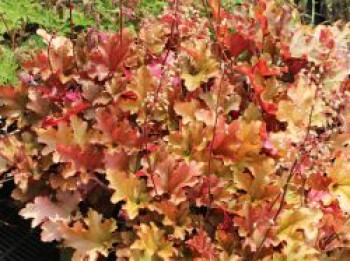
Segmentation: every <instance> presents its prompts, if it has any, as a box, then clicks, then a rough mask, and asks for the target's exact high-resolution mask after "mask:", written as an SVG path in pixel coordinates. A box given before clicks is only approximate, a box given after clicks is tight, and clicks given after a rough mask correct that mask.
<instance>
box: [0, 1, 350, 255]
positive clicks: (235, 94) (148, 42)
mask: <svg viewBox="0 0 350 261" xmlns="http://www.w3.org/2000/svg"><path fill="white" fill-rule="evenodd" d="M278 2H279V1H266V0H256V1H245V2H244V3H243V4H241V5H237V6H235V7H234V8H230V9H225V5H223V4H221V3H220V1H219V0H211V1H209V3H208V5H203V4H200V3H198V2H197V1H189V0H187V1H185V0H184V1H182V0H181V1H180V0H178V1H176V0H175V1H173V2H171V3H170V4H169V6H168V7H167V8H166V9H165V10H164V12H163V13H161V14H160V15H159V16H158V17H157V18H145V19H143V20H142V21H141V24H140V26H139V28H138V30H137V33H136V32H133V31H131V30H128V29H127V28H124V29H121V30H120V31H117V32H115V33H105V32H99V31H97V30H93V29H91V30H90V31H88V32H87V33H85V34H83V35H80V36H79V37H78V38H77V39H76V40H75V41H71V40H70V39H68V38H64V37H61V36H58V35H50V34H49V33H48V32H45V31H44V30H39V31H38V34H39V35H40V36H42V37H43V39H44V41H45V42H46V44H47V47H46V48H45V49H44V50H42V52H40V53H37V54H35V55H33V57H32V59H31V60H28V61H26V62H25V63H24V64H23V68H24V69H23V72H22V73H21V74H20V83H19V85H18V86H3V87H1V91H0V111H1V116H2V117H3V119H4V121H5V123H4V124H5V126H4V127H3V129H4V131H3V133H2V134H1V136H0V143H1V145H0V146H1V157H0V162H1V171H2V177H3V179H4V180H10V179H12V178H13V182H14V183H15V185H16V187H15V189H14V191H13V193H12V196H13V198H14V199H16V200H17V201H18V202H20V203H21V205H22V209H21V210H20V214H21V215H22V216H23V217H24V218H26V219H31V220H32V226H33V227H40V228H41V231H42V232H41V237H42V240H43V241H56V242H59V243H60V244H61V245H62V246H66V247H70V248H72V249H73V250H74V254H73V260H97V259H99V260H100V259H103V258H104V257H108V256H109V257H110V258H114V259H118V260H237V261H238V260H264V261H267V260H274V261H282V260H290V261H296V260H298V261H299V260H349V259H350V252H349V251H348V250H347V249H349V246H350V236H349V235H350V225H349V222H348V220H349V215H350V163H349V162H350V161H349V157H350V153H349V152H350V151H349V147H348V144H349V142H350V92H349V90H350V89H349V88H350V81H349V78H348V75H349V51H348V41H349V35H350V30H349V25H346V24H342V23H337V24H334V25H332V26H325V25H320V26H317V27H314V28H312V27H310V26H304V25H302V24H300V23H299V22H298V21H299V20H298V14H297V13H296V12H295V11H294V9H293V8H292V7H290V6H288V5H286V4H279V3H278Z"/></svg>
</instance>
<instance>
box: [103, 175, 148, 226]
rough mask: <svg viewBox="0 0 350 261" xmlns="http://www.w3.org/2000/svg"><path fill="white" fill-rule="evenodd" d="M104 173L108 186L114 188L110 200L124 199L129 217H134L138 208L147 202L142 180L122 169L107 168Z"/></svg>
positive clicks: (115, 201)
mask: <svg viewBox="0 0 350 261" xmlns="http://www.w3.org/2000/svg"><path fill="white" fill-rule="evenodd" d="M106 175H107V180H108V181H109V183H110V184H109V186H110V187H111V188H112V189H113V190H114V193H113V195H112V198H111V201H112V202H113V203H117V202H120V201H122V200H124V201H125V202H126V203H125V205H124V209H125V210H126V212H127V213H128V215H129V217H130V218H131V219H133V218H135V217H136V216H137V215H138V211H139V209H140V208H142V207H144V206H145V203H147V202H148V196H147V195H146V194H145V193H144V192H145V190H146V184H145V183H144V181H143V180H139V179H138V178H137V177H135V176H134V175H133V174H128V173H126V172H124V171H117V170H107V172H106Z"/></svg>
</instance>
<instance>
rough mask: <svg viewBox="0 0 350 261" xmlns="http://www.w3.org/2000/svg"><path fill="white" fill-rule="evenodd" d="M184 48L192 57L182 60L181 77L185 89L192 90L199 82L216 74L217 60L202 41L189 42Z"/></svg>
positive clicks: (205, 80)
mask: <svg viewBox="0 0 350 261" xmlns="http://www.w3.org/2000/svg"><path fill="white" fill-rule="evenodd" d="M184 49H185V50H186V51H187V52H188V53H189V54H190V56H192V57H191V58H188V59H186V60H185V61H184V66H183V71H182V74H181V78H182V79H183V80H184V81H185V86H186V88H187V90H188V91H190V92H192V91H194V90H196V89H197V88H198V87H199V86H200V85H201V83H204V82H207V81H208V80H209V79H210V78H211V77H214V76H216V75H217V73H218V62H217V61H216V60H215V59H214V58H213V57H212V54H211V51H210V48H209V47H208V46H207V44H206V43H205V42H204V41H196V42H193V43H190V44H188V46H186V47H184ZM193 54H196V55H195V56H194V55H193ZM186 57H188V56H186Z"/></svg>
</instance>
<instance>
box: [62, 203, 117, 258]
mask: <svg viewBox="0 0 350 261" xmlns="http://www.w3.org/2000/svg"><path fill="white" fill-rule="evenodd" d="M116 229H117V226H116V221H115V220H114V219H106V220H104V221H103V220H102V215H99V214H98V212H96V211H94V210H92V209H90V210H89V212H88V216H87V218H86V219H85V220H84V222H80V221H78V222H76V223H74V225H73V227H69V226H68V225H66V224H63V225H62V238H63V240H64V241H63V243H64V245H65V246H68V247H72V248H74V249H75V252H74V256H73V260H77V261H78V260H85V259H84V258H87V260H89V261H93V260H97V258H98V255H99V254H102V255H104V256H107V255H108V250H109V248H111V247H112V244H113V243H114V242H115V239H114V238H113V234H112V233H113V232H114V231H115V230H116Z"/></svg>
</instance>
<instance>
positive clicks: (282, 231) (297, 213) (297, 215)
mask: <svg viewBox="0 0 350 261" xmlns="http://www.w3.org/2000/svg"><path fill="white" fill-rule="evenodd" d="M321 217H322V212H321V211H320V210H318V209H310V208H299V209H288V210H286V211H284V212H283V213H282V214H281V215H280V217H279V224H280V225H279V228H278V229H277V237H278V239H279V240H281V241H282V240H286V241H287V243H288V241H289V240H290V239H291V238H292V239H293V238H295V237H298V236H299V235H298V231H303V235H304V237H305V240H306V242H313V241H314V240H315V239H316V236H317V232H318V228H317V223H318V221H319V220H320V219H321Z"/></svg>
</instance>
